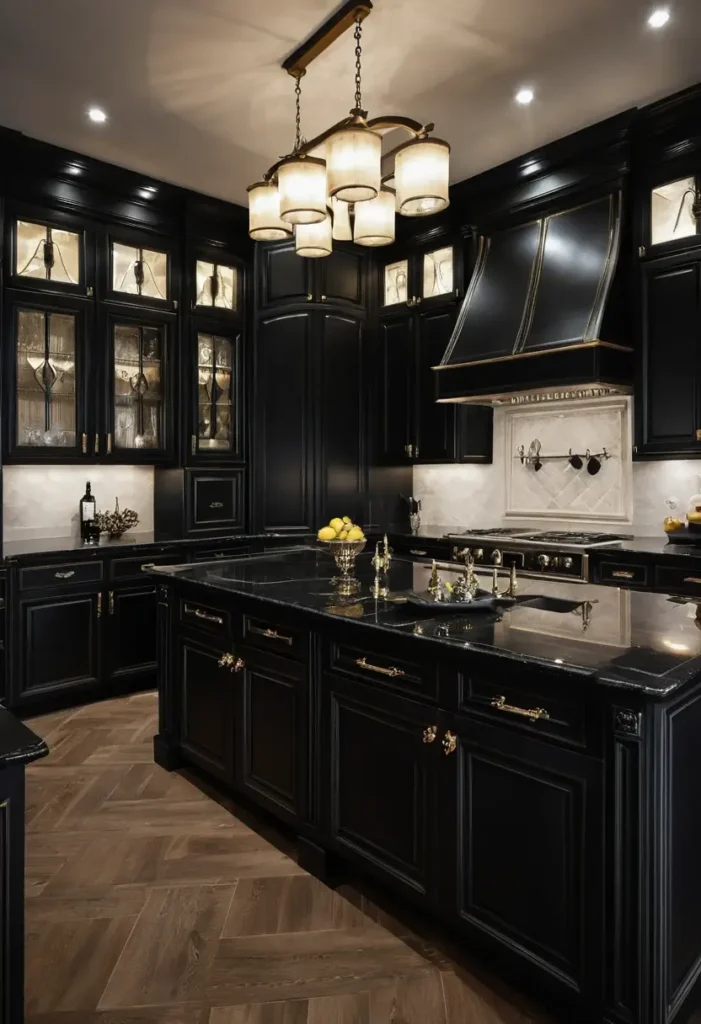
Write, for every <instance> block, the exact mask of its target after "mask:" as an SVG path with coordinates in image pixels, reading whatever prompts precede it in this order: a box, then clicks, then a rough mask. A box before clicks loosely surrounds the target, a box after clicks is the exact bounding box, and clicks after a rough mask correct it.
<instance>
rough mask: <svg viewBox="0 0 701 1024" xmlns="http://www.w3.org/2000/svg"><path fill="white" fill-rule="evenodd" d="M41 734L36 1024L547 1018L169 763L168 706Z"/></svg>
mask: <svg viewBox="0 0 701 1024" xmlns="http://www.w3.org/2000/svg"><path fill="white" fill-rule="evenodd" d="M30 725H31V726H32V728H33V729H34V730H35V731H36V732H38V733H39V734H40V735H41V736H43V737H44V738H45V739H46V740H47V742H48V744H49V747H50V749H51V753H50V756H49V757H48V758H47V759H45V760H43V761H39V762H37V763H36V764H34V765H31V766H30V767H29V769H28V771H27V925H26V932H27V969H26V1006H27V1024H527V1022H531V1024H545V1020H546V1019H545V1017H543V1016H541V1015H540V1014H539V1013H538V1012H536V1011H535V1010H533V1009H532V1008H529V1007H527V1006H525V1004H523V1002H522V1001H518V1000H516V999H515V998H513V997H510V996H509V995H508V994H507V993H505V992H504V991H503V990H501V989H500V990H499V991H498V992H497V991H496V986H493V985H488V984H486V983H485V982H484V981H478V980H477V978H476V977H475V976H474V975H473V974H472V973H471V972H470V971H468V970H467V969H466V968H465V966H464V963H458V962H457V961H456V960H455V959H454V958H453V956H451V950H450V949H447V948H446V946H445V945H444V944H441V943H440V942H437V941H436V940H435V939H432V938H431V937H430V936H429V935H428V934H427V933H426V932H425V931H424V932H423V934H419V933H418V932H417V931H416V930H414V929H412V928H410V927H409V926H408V925H407V924H402V923H401V922H400V921H398V920H397V919H396V918H394V917H392V916H390V915H389V914H388V913H387V912H386V911H383V910H380V909H379V908H378V907H377V906H376V905H375V904H374V903H373V902H372V901H371V900H370V899H369V898H368V897H367V896H366V895H363V894H361V893H359V892H358V891H356V890H355V889H352V888H350V887H346V888H345V889H343V890H342V891H341V892H334V891H332V890H331V889H328V888H327V887H326V886H324V885H322V884H321V883H320V882H319V881H317V880H316V879H315V878H313V877H312V876H311V875H308V874H307V873H306V872H304V871H302V870H301V869H300V868H299V867H298V865H297V864H296V863H295V860H294V851H293V850H290V849H287V848H286V845H285V841H284V840H283V839H282V838H281V837H279V836H277V835H275V836H272V838H273V839H274V845H273V843H272V842H269V841H268V839H267V838H264V836H263V835H262V834H259V832H256V831H253V829H252V828H251V827H249V825H248V824H246V823H245V822H244V820H242V817H241V816H236V815H235V814H234V813H232V812H231V809H230V808H228V807H224V806H221V805H220V804H219V803H217V802H215V801H214V800H213V799H210V798H209V797H208V796H206V795H205V794H204V793H203V792H202V791H201V790H200V789H199V788H198V787H196V786H195V785H194V784H193V783H192V782H190V781H189V780H188V779H187V778H184V777H183V776H181V775H178V774H168V773H167V772H165V771H163V770H162V769H161V768H159V767H157V766H156V765H154V764H153V760H152V745H151V741H152V737H153V734H154V732H155V731H156V697H155V694H152V693H148V694H138V695H136V696H133V697H125V698H121V699H118V700H112V701H106V702H104V703H102V704H93V705H90V706H88V707H85V708H81V709H78V710H74V711H66V712H59V713H57V714H54V715H48V716H45V717H43V718H35V719H34V720H32V721H31V722H30ZM232 808H233V805H232ZM234 810H235V809H234ZM243 817H245V818H246V820H247V821H248V820H250V818H249V816H248V815H246V814H244V815H243ZM259 831H261V830H260V829H259ZM262 831H263V832H264V833H265V834H268V832H269V827H267V828H264V829H262Z"/></svg>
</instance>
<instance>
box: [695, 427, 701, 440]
mask: <svg viewBox="0 0 701 1024" xmlns="http://www.w3.org/2000/svg"><path fill="white" fill-rule="evenodd" d="M696 440H697V441H701V429H699V430H697V431H696Z"/></svg>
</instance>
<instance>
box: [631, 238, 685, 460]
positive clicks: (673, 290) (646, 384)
mask: <svg viewBox="0 0 701 1024" xmlns="http://www.w3.org/2000/svg"><path fill="white" fill-rule="evenodd" d="M641 275H642V281H641V288H642V342H643V344H642V351H641V352H640V356H639V373H638V387H637V392H636V393H637V396H638V400H637V401H636V417H637V423H636V433H637V443H636V453H637V454H638V455H656V456H676V455H679V456H684V455H694V454H698V453H699V452H701V254H697V256H696V258H690V257H689V256H670V257H665V258H663V259H659V260H655V261H651V262H649V263H646V264H644V265H643V266H642V267H641Z"/></svg>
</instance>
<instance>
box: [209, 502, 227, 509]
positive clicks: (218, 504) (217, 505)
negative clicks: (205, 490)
mask: <svg viewBox="0 0 701 1024" xmlns="http://www.w3.org/2000/svg"><path fill="white" fill-rule="evenodd" d="M209 507H210V508H224V502H223V501H210V503H209Z"/></svg>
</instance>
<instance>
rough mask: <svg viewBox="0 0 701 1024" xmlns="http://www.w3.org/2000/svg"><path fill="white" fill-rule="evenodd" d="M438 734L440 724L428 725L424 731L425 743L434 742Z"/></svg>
mask: <svg viewBox="0 0 701 1024" xmlns="http://www.w3.org/2000/svg"><path fill="white" fill-rule="evenodd" d="M437 735H438V726H437V725H427V726H426V728H425V729H424V731H423V737H422V738H423V741H424V743H433V742H435V739H436V736H437Z"/></svg>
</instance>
